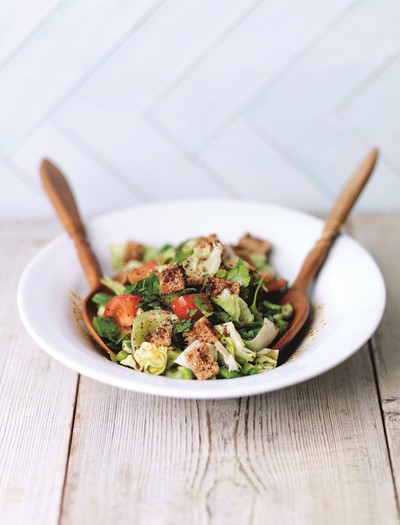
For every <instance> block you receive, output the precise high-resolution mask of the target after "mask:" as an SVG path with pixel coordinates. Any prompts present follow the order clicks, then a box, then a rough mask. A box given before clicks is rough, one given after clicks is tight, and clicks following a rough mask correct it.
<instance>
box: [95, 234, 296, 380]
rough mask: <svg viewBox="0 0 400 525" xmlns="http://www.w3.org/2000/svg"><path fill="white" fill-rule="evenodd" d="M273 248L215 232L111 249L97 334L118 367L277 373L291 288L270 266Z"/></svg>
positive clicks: (217, 375) (188, 375) (186, 375)
mask: <svg viewBox="0 0 400 525" xmlns="http://www.w3.org/2000/svg"><path fill="white" fill-rule="evenodd" d="M270 250H271V246H270V243H269V242H268V241H265V240H262V239H258V238H256V237H253V236H252V235H250V234H246V235H244V236H243V237H242V238H241V239H240V240H239V242H238V243H237V244H236V245H227V244H222V243H221V241H220V240H219V239H218V237H217V236H216V235H215V234H211V235H208V236H207V237H198V238H194V239H189V240H187V241H185V242H183V243H181V244H180V245H179V246H176V247H174V246H172V245H171V244H166V245H165V246H163V247H162V248H155V247H153V246H146V245H143V244H140V243H137V242H134V241H128V242H127V243H125V244H123V245H115V244H114V245H111V246H110V252H111V257H112V263H113V268H114V269H115V270H117V271H118V272H117V273H116V275H115V276H114V277H113V278H110V277H104V278H103V279H102V283H103V284H104V285H105V286H106V287H107V288H108V289H109V291H110V293H97V294H95V295H94V296H93V298H92V301H94V303H96V305H97V307H98V310H97V316H96V317H94V319H93V326H94V328H95V330H96V332H97V333H98V334H99V335H100V337H101V338H102V339H103V340H104V342H105V343H106V344H107V345H108V347H109V348H110V349H111V350H112V351H113V354H111V359H112V361H114V362H116V363H119V364H121V365H123V366H126V367H130V368H133V369H134V370H137V371H140V372H145V373H148V374H154V375H163V376H167V377H173V378H179V379H198V380H207V379H208V380H211V379H229V378H234V377H240V376H246V375H252V374H258V373H261V372H265V371H268V370H271V369H273V368H275V367H276V365H277V359H278V354H279V350H277V349H274V348H273V343H274V341H276V340H277V339H278V338H279V337H281V335H282V334H283V333H284V332H285V331H286V330H287V329H288V327H289V323H290V320H291V318H292V315H293V307H292V305H291V304H280V299H281V297H282V295H283V294H284V292H285V291H286V289H287V281H286V280H284V279H280V278H278V277H277V276H276V273H275V270H274V269H273V267H272V266H271V265H270V264H269V262H268V256H269V253H270Z"/></svg>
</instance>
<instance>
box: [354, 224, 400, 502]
mask: <svg viewBox="0 0 400 525" xmlns="http://www.w3.org/2000/svg"><path fill="white" fill-rule="evenodd" d="M352 231H353V232H354V235H355V236H356V238H358V239H359V240H360V242H361V243H362V244H363V245H364V246H365V247H366V248H367V250H369V251H370V253H371V254H372V255H373V257H374V258H375V259H376V261H377V263H378V265H379V266H380V268H381V271H382V272H383V275H384V278H385V282H386V292H387V304H386V310H385V314H384V316H383V319H382V323H381V325H380V327H379V329H378V330H377V332H376V334H375V335H374V337H373V338H372V352H373V358H374V363H375V367H376V373H377V380H378V384H379V393H380V396H381V403H382V410H383V415H384V420H385V427H386V434H387V441H388V445H389V449H390V456H391V463H392V468H393V476H394V480H395V484H396V492H397V501H398V505H399V506H400V300H399V298H400V281H399V260H400V217H399V216H398V215H396V216H394V215H387V216H369V217H357V218H355V220H353V223H352Z"/></svg>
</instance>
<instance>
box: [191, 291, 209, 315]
mask: <svg viewBox="0 0 400 525" xmlns="http://www.w3.org/2000/svg"><path fill="white" fill-rule="evenodd" d="M193 302H194V304H195V305H196V306H197V308H198V309H199V310H200V312H201V313H202V314H203V315H204V316H205V317H210V315H212V311H211V312H210V311H209V308H210V303H209V302H208V301H205V300H204V298H203V297H201V295H196V296H195V297H194V298H193Z"/></svg>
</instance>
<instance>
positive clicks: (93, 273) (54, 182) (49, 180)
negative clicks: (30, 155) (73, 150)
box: [40, 159, 101, 291]
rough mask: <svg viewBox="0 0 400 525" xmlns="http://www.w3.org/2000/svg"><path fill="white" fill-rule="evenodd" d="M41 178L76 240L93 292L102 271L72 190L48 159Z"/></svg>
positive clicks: (57, 210)
mask: <svg viewBox="0 0 400 525" xmlns="http://www.w3.org/2000/svg"><path fill="white" fill-rule="evenodd" d="M40 176H41V179H42V182H43V186H44V189H45V190H46V193H47V195H48V196H49V198H50V201H51V203H52V204H53V207H54V209H55V211H56V213H57V215H58V217H59V219H60V221H61V222H62V224H63V225H64V228H65V229H66V230H67V232H68V234H69V235H70V237H72V239H73V240H74V243H75V247H76V250H77V252H78V257H79V261H80V263H81V266H82V269H83V271H84V272H85V275H86V278H87V280H88V282H89V286H90V289H91V290H92V291H93V290H95V289H96V288H97V287H98V286H99V284H100V278H101V270H100V266H99V263H98V261H97V259H96V256H95V255H94V253H93V252H92V250H91V248H90V246H89V243H88V241H87V239H86V232H85V228H84V226H83V224H82V220H81V217H80V215H79V211H78V207H77V205H76V202H75V199H74V196H73V194H72V191H71V188H70V187H69V184H68V182H67V180H66V179H65V177H64V175H63V174H62V173H61V171H60V170H59V169H58V168H57V167H56V166H55V165H54V164H53V163H52V162H50V161H49V160H47V159H44V160H42V162H41V164H40Z"/></svg>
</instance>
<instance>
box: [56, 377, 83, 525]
mask: <svg viewBox="0 0 400 525" xmlns="http://www.w3.org/2000/svg"><path fill="white" fill-rule="evenodd" d="M80 382H81V375H80V374H78V379H77V381H76V392H75V400H74V410H73V412H72V422H71V431H70V434H69V441H68V450H67V458H66V463H65V473H64V480H63V486H62V491H61V498H60V509H59V516H58V521H57V523H58V525H61V521H62V516H63V511H64V500H65V489H66V486H67V479H68V470H69V461H70V457H71V449H72V438H73V435H74V428H75V420H76V409H77V406H78V395H79V386H80Z"/></svg>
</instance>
